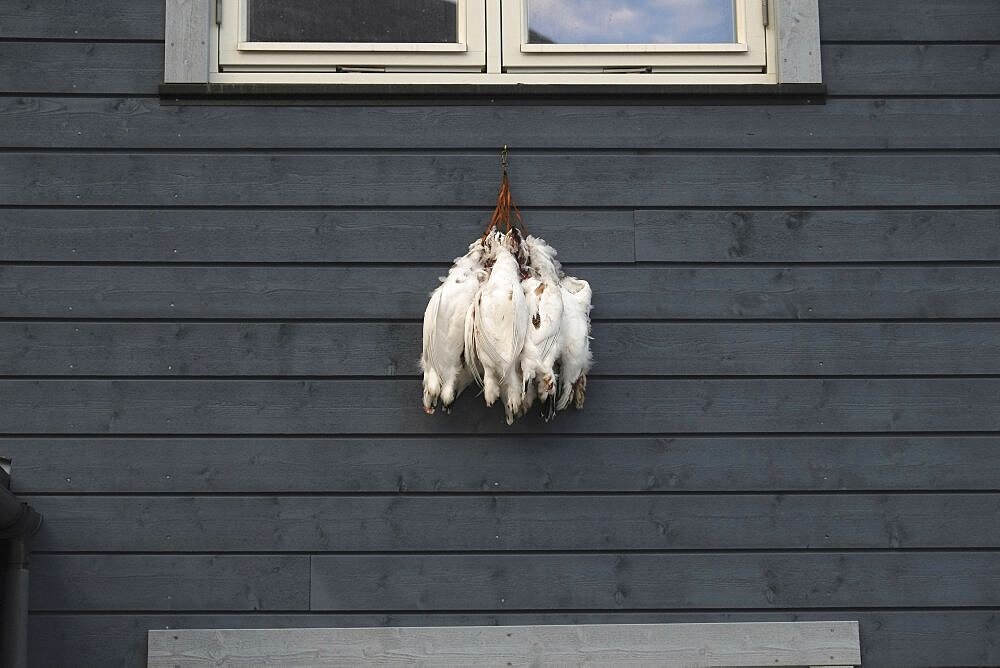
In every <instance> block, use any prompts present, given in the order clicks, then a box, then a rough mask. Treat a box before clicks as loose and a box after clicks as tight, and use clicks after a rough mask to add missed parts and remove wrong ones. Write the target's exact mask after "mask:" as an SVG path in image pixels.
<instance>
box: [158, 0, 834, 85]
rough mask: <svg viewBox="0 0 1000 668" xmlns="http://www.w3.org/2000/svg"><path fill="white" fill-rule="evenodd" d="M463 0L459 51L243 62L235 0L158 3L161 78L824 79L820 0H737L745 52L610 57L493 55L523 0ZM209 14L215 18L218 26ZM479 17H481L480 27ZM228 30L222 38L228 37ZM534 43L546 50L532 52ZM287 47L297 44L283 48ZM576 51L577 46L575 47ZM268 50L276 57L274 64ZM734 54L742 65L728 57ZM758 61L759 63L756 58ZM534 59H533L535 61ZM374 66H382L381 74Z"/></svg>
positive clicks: (356, 52) (339, 51)
mask: <svg viewBox="0 0 1000 668" xmlns="http://www.w3.org/2000/svg"><path fill="white" fill-rule="evenodd" d="M463 1H467V2H469V3H470V5H469V6H471V3H475V2H484V4H485V12H484V13H479V12H475V11H472V12H469V11H467V12H466V14H465V21H464V22H463V23H462V25H463V28H464V30H465V32H464V33H463V35H462V38H463V39H464V44H460V45H459V48H457V49H456V48H455V45H445V46H448V47H450V48H451V50H450V51H449V50H444V49H442V48H440V45H420V47H421V48H419V49H411V50H408V51H405V52H404V53H399V50H398V49H397V50H396V51H395V52H387V51H376V50H375V49H385V48H386V47H385V45H352V46H351V47H350V48H347V47H345V46H344V45H321V46H319V47H317V45H316V44H312V43H306V46H307V47H309V50H296V49H297V47H298V46H300V45H299V44H296V43H292V44H290V45H289V44H283V45H280V46H278V47H276V48H271V47H264V48H259V45H257V46H254V47H253V48H250V49H244V50H243V52H242V53H241V56H240V57H241V58H246V59H249V60H245V61H242V62H239V63H235V64H234V63H233V62H232V60H231V54H228V52H227V55H221V57H220V54H222V49H224V48H225V49H231V48H233V47H234V44H235V45H236V46H238V44H236V42H237V39H238V35H244V36H245V32H242V33H237V32H236V30H235V28H234V19H236V17H239V16H240V15H241V12H240V11H239V10H238V8H239V7H240V5H241V4H242V3H241V0H216V1H215V2H212V1H210V0H166V52H165V70H164V82H165V83H166V84H168V85H169V84H191V83H201V84H292V85H297V84H298V85H301V84H327V85H336V84H352V85H358V84H362V85H364V84H373V85H378V84H383V85H386V84H388V85H399V84H415V85H421V84H424V85H446V84H456V85H480V86H481V85H487V86H489V85H504V84H519V85H520V84H540V85H546V86H560V85H585V86H599V85H603V84H611V85H615V86H622V85H630V84H634V85H638V86H642V85H647V86H648V85H656V86H662V85H674V84H676V85H682V86H683V85H696V86H705V85H716V84H717V85H723V86H727V87H733V86H742V85H747V86H757V87H759V86H761V85H765V86H766V85H776V84H809V85H816V84H821V83H822V76H821V63H820V49H819V8H818V0H740V2H742V3H743V6H744V10H743V19H744V20H745V21H747V22H749V21H751V20H753V21H756V20H757V17H760V19H761V24H763V23H765V22H766V23H767V25H766V26H763V36H764V42H765V43H764V45H763V48H762V49H761V47H759V46H757V47H755V46H754V43H753V40H752V39H748V41H746V42H743V43H741V44H746V45H747V46H746V48H744V47H743V46H737V47H735V48H733V47H732V45H727V46H729V48H727V49H725V50H722V49H719V48H718V46H717V45H696V47H695V48H690V45H655V48H653V49H649V48H645V47H648V46H649V45H627V50H626V51H624V52H617V53H616V52H615V50H616V49H618V48H620V47H617V46H615V45H599V46H597V48H595V45H586V46H585V47H574V46H572V45H528V46H529V48H527V49H525V48H523V47H524V45H523V44H518V48H517V49H516V50H515V49H514V46H513V44H514V42H513V41H511V43H510V44H508V45H505V47H504V50H503V53H501V49H500V48H497V46H498V45H501V44H503V43H504V40H505V39H507V40H516V41H517V42H521V41H522V33H523V29H521V30H519V29H517V27H515V28H514V29H513V30H511V29H510V28H508V29H507V31H506V32H504V31H503V29H502V27H501V26H502V25H503V21H504V17H506V18H507V20H508V21H513V22H514V24H515V26H516V24H517V23H518V22H520V21H521V20H522V19H521V14H520V13H518V12H511V11H509V10H508V11H502V10H501V4H502V3H504V7H509V6H523V5H522V3H521V2H519V1H518V0H463ZM515 2H517V5H515V4H514V3H515ZM758 3H759V4H758ZM473 15H475V16H473ZM470 17H471V18H470ZM476 17H481V19H480V18H476ZM765 17H766V19H765ZM217 18H221V20H222V23H221V27H220V24H218V23H217V22H216V19H217ZM227 21H228V22H229V23H228V24H227ZM478 21H485V25H484V26H483V25H482V24H481V23H479V22H478ZM238 25H239V29H240V30H245V20H244V22H243V23H241V24H238ZM754 29H756V28H754ZM227 30H228V32H229V35H230V36H226V33H227ZM473 31H476V35H473V34H472V33H473ZM477 35H482V36H484V38H483V40H482V41H479V40H478V38H477ZM393 46H404V47H405V46H406V45H393ZM539 46H542V47H545V48H542V49H538V48H536V47H539ZM292 47H295V48H296V49H292V50H291V51H285V50H283V49H286V48H292ZM577 48H579V49H580V50H579V51H576V49H577ZM633 49H634V50H635V51H636V53H633V52H632V50H633ZM712 49H714V50H712ZM761 51H763V53H761ZM274 56H278V57H279V60H278V61H274V60H273V58H274ZM397 56H398V60H392V62H388V61H387V57H388V58H390V59H392V58H396V57H397ZM741 56H743V57H744V62H743V63H742V64H739V63H735V61H739V60H740V59H741ZM761 57H763V63H764V64H763V65H760V64H759V63H760V62H761ZM720 58H721V60H720ZM747 58H749V60H747ZM268 59H271V60H268ZM282 59H284V60H282ZM539 59H540V60H539ZM563 59H565V60H563ZM651 59H652V60H651ZM658 59H659V60H658ZM254 60H256V62H253V61H254ZM463 60H464V62H461V61H463ZM483 62H484V63H485V64H483ZM536 62H540V63H541V64H540V65H535V63H536ZM338 63H350V66H348V67H346V68H344V70H342V71H331V70H334V69H335V67H337V66H338ZM727 63H728V64H727ZM382 65H385V67H384V70H383V68H382V67H381V66H382ZM354 66H356V68H355V67H354ZM288 70H294V71H288ZM324 70H325V71H324Z"/></svg>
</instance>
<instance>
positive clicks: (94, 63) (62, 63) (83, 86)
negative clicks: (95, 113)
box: [0, 10, 1000, 96]
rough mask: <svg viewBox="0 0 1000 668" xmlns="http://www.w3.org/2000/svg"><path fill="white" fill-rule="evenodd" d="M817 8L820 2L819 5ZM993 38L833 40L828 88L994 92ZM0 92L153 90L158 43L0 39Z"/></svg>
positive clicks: (159, 74)
mask: <svg viewBox="0 0 1000 668" xmlns="http://www.w3.org/2000/svg"><path fill="white" fill-rule="evenodd" d="M820 13H821V14H822V10H821V12H820ZM998 51H1000V46H998V45H996V44H979V43H970V44H831V45H825V46H823V47H822V56H821V57H822V62H823V81H824V83H825V84H826V85H827V88H828V90H829V92H830V94H831V95H875V96H881V95H914V96H919V95H938V94H945V95H948V94H955V95H992V94H996V93H998V92H1000V83H998V81H1000V76H998V72H1000V69H998V66H997V64H996V63H997V62H998V57H997V52H998ZM0 58H2V59H3V60H4V62H6V63H10V64H11V65H12V67H7V68H4V69H3V70H0V92H4V93H24V94H30V95H35V94H38V95H65V94H73V93H87V94H100V95H106V96H128V95H155V94H157V93H158V90H159V84H160V83H161V82H162V81H163V72H164V70H163V62H164V61H163V44H160V43H129V42H31V41H15V42H3V43H0Z"/></svg>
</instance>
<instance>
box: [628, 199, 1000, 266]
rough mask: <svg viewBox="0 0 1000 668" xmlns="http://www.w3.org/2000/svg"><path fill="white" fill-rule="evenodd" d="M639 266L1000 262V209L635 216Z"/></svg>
mask: <svg viewBox="0 0 1000 668" xmlns="http://www.w3.org/2000/svg"><path fill="white" fill-rule="evenodd" d="M635 234H636V243H635V247H636V259H637V260H639V261H640V262H894V261H898V262H947V261H956V260H961V261H973V260H974V261H997V260H1000V211H997V210H986V211H984V210H962V209H946V210H921V209H910V210H902V211H899V210H895V211H882V210H874V211H809V210H801V211H702V210H697V209H682V210H673V209H671V210H663V211H656V210H642V211H636V212H635Z"/></svg>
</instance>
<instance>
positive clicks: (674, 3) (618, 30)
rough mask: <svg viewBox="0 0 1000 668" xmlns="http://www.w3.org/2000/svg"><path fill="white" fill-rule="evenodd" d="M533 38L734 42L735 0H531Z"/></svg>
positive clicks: (605, 41) (586, 41) (575, 41)
mask: <svg viewBox="0 0 1000 668" xmlns="http://www.w3.org/2000/svg"><path fill="white" fill-rule="evenodd" d="M528 28H529V30H530V31H531V33H532V35H531V41H532V42H552V43H556V44H699V43H702V44H719V43H726V42H733V41H735V9H734V6H733V0H528Z"/></svg>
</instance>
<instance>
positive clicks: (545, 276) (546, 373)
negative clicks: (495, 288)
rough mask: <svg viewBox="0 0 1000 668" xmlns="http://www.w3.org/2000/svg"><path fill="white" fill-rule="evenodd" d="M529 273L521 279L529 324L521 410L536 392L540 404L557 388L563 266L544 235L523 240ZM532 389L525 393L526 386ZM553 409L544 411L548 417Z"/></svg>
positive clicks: (524, 352) (560, 339) (528, 403)
mask: <svg viewBox="0 0 1000 668" xmlns="http://www.w3.org/2000/svg"><path fill="white" fill-rule="evenodd" d="M524 245H525V247H526V250H527V257H528V262H529V263H530V266H531V275H530V276H528V278H526V279H524V280H523V281H521V288H522V290H523V292H524V298H525V302H526V304H527V307H528V318H529V322H530V325H529V326H528V332H527V335H526V336H525V339H524V350H523V351H522V353H521V374H522V376H523V377H524V384H525V389H526V398H525V405H524V407H523V409H522V412H527V410H528V408H529V407H530V402H529V399H531V400H532V401H533V400H534V398H535V396H537V398H538V399H539V400H540V401H541V402H542V404H543V406H544V405H545V403H546V402H547V401H548V400H549V398H550V397H551V396H552V395H553V394H555V391H556V371H555V366H556V361H557V360H558V359H559V356H560V352H561V348H562V336H561V335H562V324H563V298H562V289H561V288H560V284H559V275H560V273H561V271H562V267H561V266H560V265H559V261H558V260H556V255H557V253H556V249H555V248H553V247H552V246H549V245H548V244H547V243H545V240H544V239H539V238H537V237H533V236H529V237H528V238H527V239H525V243H524ZM531 387H533V388H534V391H532V392H530V393H527V389H528V388H531ZM552 415H553V411H552V410H551V402H550V409H549V410H548V411H547V412H546V413H545V417H546V419H551V417H552Z"/></svg>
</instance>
